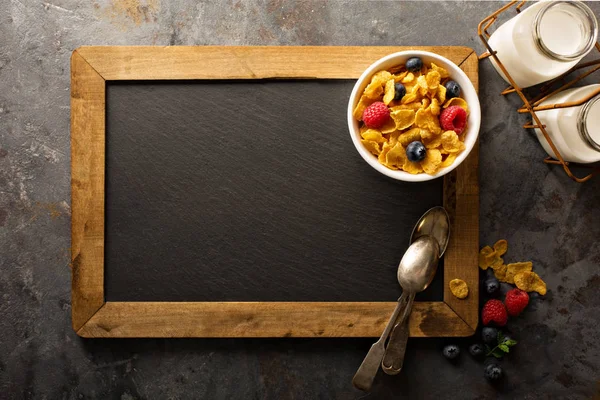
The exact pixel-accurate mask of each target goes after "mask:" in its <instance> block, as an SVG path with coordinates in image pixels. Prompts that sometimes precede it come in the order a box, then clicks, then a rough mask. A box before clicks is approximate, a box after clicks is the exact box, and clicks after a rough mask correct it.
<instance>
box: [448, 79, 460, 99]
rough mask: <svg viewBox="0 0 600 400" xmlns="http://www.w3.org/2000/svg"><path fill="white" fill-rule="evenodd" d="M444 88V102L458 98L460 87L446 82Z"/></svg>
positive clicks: (451, 82)
mask: <svg viewBox="0 0 600 400" xmlns="http://www.w3.org/2000/svg"><path fill="white" fill-rule="evenodd" d="M444 86H445V87H446V100H448V99H451V98H453V97H458V96H460V86H459V84H458V83H456V82H454V81H448V82H446V84H445V85H444Z"/></svg>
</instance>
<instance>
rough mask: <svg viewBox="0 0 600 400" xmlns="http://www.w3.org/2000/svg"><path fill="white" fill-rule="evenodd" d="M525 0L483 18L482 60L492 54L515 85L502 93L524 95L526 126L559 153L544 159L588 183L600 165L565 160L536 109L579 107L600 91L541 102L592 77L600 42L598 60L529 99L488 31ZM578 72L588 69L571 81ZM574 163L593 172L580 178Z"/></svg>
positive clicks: (599, 66) (599, 62) (598, 63)
mask: <svg viewBox="0 0 600 400" xmlns="http://www.w3.org/2000/svg"><path fill="white" fill-rule="evenodd" d="M525 2H526V1H525V0H513V1H511V2H510V3H508V4H506V5H505V6H503V7H502V8H500V9H498V10H497V11H496V12H494V13H493V14H491V15H489V16H488V17H486V18H485V19H484V20H483V21H481V22H480V23H479V26H478V28H477V34H478V35H479V38H480V39H481V41H482V42H483V45H484V46H485V48H486V49H487V52H485V53H483V54H481V55H480V56H479V59H480V60H483V59H486V58H488V57H492V58H493V59H494V61H495V62H496V63H497V65H498V67H499V68H500V69H501V70H502V72H503V73H504V75H505V76H506V78H507V79H508V81H509V82H510V84H511V86H509V87H507V88H506V89H504V90H503V91H502V92H501V94H502V95H507V94H509V93H513V92H514V93H517V94H518V95H519V97H520V98H521V100H522V101H523V106H522V107H520V108H519V109H518V110H517V111H518V112H519V113H521V114H526V113H529V114H530V115H531V118H532V119H533V121H532V122H528V123H526V124H524V125H523V128H526V129H534V128H538V129H540V131H541V132H542V134H543V135H544V137H545V138H546V140H547V142H548V145H549V146H550V148H551V149H552V151H553V152H554V154H555V155H556V158H557V159H554V158H552V157H546V158H545V159H544V162H545V163H546V164H555V165H562V167H563V169H564V170H565V172H566V174H567V175H568V176H569V177H570V178H571V179H573V180H574V181H576V182H579V183H581V182H585V181H587V180H589V179H590V178H592V176H594V175H596V174H598V173H600V166H593V165H589V164H575V163H569V162H568V161H565V160H564V159H563V157H562V155H561V154H560V152H559V151H558V149H557V148H556V146H555V144H554V142H553V141H552V138H551V137H550V135H548V132H547V131H546V125H543V124H542V123H541V121H540V119H539V118H538V116H537V114H536V112H537V111H544V110H550V109H555V108H567V107H576V106H579V105H582V104H584V103H585V102H587V101H588V100H590V99H591V98H593V97H594V96H596V95H598V94H600V89H596V90H595V91H593V92H592V93H590V94H589V95H588V96H586V97H584V98H582V99H580V100H578V101H572V102H564V103H556V104H548V105H543V106H540V103H542V102H543V101H544V100H546V99H547V98H549V97H550V96H552V95H554V94H556V93H558V92H560V91H562V90H564V89H567V88H569V87H572V86H573V85H575V84H576V83H577V82H579V81H581V80H582V79H583V78H585V77H587V76H589V75H590V74H592V73H594V72H596V71H598V70H599V69H600V43H598V42H596V46H595V47H596V50H597V56H598V58H595V59H594V60H592V61H589V62H585V63H579V64H577V65H576V66H575V67H573V68H571V69H570V70H569V71H567V72H565V73H564V74H562V75H560V76H559V77H557V78H555V79H552V80H550V81H548V82H546V83H544V84H543V85H542V86H541V87H540V88H539V90H538V91H537V93H536V95H535V96H534V97H531V98H529V97H528V95H526V94H525V93H524V92H523V89H521V88H520V87H519V86H518V85H517V84H516V83H515V80H514V79H513V78H512V77H511V76H510V74H509V73H508V71H507V70H506V67H505V66H504V65H503V64H502V62H501V61H500V59H499V58H498V56H497V55H496V53H497V52H496V51H495V50H494V49H493V48H492V47H491V46H490V44H489V42H488V39H489V37H490V34H489V33H488V29H489V28H490V27H491V26H492V25H493V24H494V22H496V20H497V19H498V16H499V15H500V14H502V13H503V12H505V11H507V10H509V9H510V8H512V7H514V8H515V11H516V13H520V12H521V7H523V5H524V4H525ZM574 71H584V72H583V73H582V74H580V75H579V76H576V77H574V78H572V79H571V80H567V76H568V75H570V74H571V73H572V72H574ZM557 85H560V86H559V87H558V88H556V86H557ZM553 88H554V89H553ZM573 165H578V166H580V167H583V168H588V169H591V171H590V172H589V173H588V174H587V175H585V176H583V177H577V176H575V174H573V172H572V171H571V168H570V166H573Z"/></svg>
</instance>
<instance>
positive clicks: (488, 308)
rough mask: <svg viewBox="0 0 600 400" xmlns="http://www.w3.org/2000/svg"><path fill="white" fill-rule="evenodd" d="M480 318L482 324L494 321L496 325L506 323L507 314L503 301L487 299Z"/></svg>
mask: <svg viewBox="0 0 600 400" xmlns="http://www.w3.org/2000/svg"><path fill="white" fill-rule="evenodd" d="M481 318H482V319H483V324H484V325H488V324H489V323H490V322H494V323H495V324H496V325H497V326H504V325H506V322H507V321H508V315H507V314H506V308H505V307H504V303H502V302H501V301H500V300H496V299H492V300H488V302H487V303H485V305H484V306H483V311H481Z"/></svg>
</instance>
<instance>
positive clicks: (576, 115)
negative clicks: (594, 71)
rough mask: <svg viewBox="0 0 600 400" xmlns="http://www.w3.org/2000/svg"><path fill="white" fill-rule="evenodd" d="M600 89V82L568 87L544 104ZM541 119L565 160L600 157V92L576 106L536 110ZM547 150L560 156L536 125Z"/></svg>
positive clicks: (571, 99)
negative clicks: (572, 87)
mask: <svg viewBox="0 0 600 400" xmlns="http://www.w3.org/2000/svg"><path fill="white" fill-rule="evenodd" d="M598 89H600V84H595V85H589V86H583V87H579V88H575V89H567V90H563V91H562V92H559V93H556V94H555V95H552V96H550V97H549V98H548V99H546V100H544V101H543V102H542V103H541V104H540V106H544V105H550V104H557V103H566V102H574V101H578V100H582V99H584V98H585V97H587V96H589V95H591V94H592V93H593V92H594V91H597V90H598ZM536 114H537V116H538V118H539V119H540V122H541V123H542V124H543V125H546V132H547V133H548V136H550V139H552V142H553V143H554V146H555V147H556V149H557V150H558V151H559V153H560V155H561V156H562V157H563V159H564V160H565V161H571V162H576V163H583V164H585V163H593V162H596V161H600V94H597V95H596V96H594V97H592V98H591V99H590V100H588V101H587V102H585V103H583V104H582V105H580V106H576V107H566V108H555V109H551V110H543V111H536ZM535 133H536V135H537V138H538V140H539V141H540V143H541V145H542V147H543V148H544V150H546V153H548V155H549V156H550V157H552V158H555V159H557V157H556V156H555V154H554V152H553V151H552V149H551V148H550V145H549V144H548V142H547V141H546V138H545V137H544V134H543V133H542V131H541V130H540V129H535Z"/></svg>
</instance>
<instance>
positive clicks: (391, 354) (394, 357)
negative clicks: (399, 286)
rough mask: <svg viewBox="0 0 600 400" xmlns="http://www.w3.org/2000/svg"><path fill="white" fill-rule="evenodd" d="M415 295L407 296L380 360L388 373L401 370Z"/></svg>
mask: <svg viewBox="0 0 600 400" xmlns="http://www.w3.org/2000/svg"><path fill="white" fill-rule="evenodd" d="M414 299H415V295H414V294H413V293H411V294H410V295H409V296H408V302H407V304H406V308H405V310H404V313H403V315H402V317H401V318H400V320H399V321H398V323H397V324H396V325H395V326H394V330H393V331H392V334H391V336H390V340H389V342H388V345H387V348H386V349H385V353H384V356H383V360H382V361H381V368H382V369H383V372H385V373H386V374H388V375H397V374H399V373H400V371H401V370H402V365H403V364H404V353H406V343H407V341H408V334H409V330H408V320H409V318H408V317H409V316H410V313H411V311H412V306H413V301H414Z"/></svg>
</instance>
